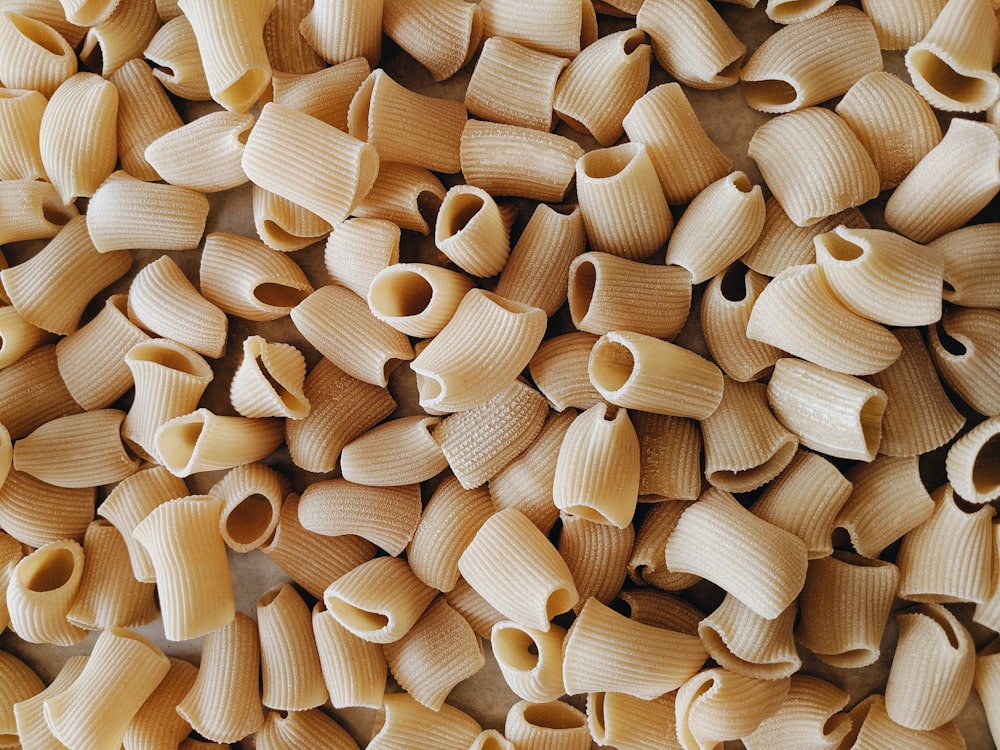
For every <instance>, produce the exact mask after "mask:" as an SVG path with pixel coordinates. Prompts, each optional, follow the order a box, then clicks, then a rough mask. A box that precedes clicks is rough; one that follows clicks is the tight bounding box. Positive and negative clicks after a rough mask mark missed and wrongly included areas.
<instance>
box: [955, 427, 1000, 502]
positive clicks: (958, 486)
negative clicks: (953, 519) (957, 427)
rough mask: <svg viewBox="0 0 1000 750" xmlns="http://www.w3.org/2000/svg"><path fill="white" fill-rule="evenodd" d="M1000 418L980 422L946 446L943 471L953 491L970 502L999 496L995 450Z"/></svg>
mask: <svg viewBox="0 0 1000 750" xmlns="http://www.w3.org/2000/svg"><path fill="white" fill-rule="evenodd" d="M998 448H1000V417H993V418H992V419H987V420H985V421H983V422H980V423H979V424H978V425H976V426H975V427H973V428H972V429H971V430H969V431H968V432H967V433H965V434H964V435H962V436H961V437H960V438H959V439H958V440H956V441H955V442H954V443H953V444H952V446H951V447H950V448H949V449H948V456H947V458H946V460H945V470H946V471H947V473H948V482H949V483H950V484H951V486H952V488H953V489H954V491H955V493H956V494H958V495H959V496H961V498H962V499H963V500H966V501H968V502H970V503H988V502H990V501H992V500H995V499H996V498H997V497H1000V474H998V473H997V456H998V453H997V449H998Z"/></svg>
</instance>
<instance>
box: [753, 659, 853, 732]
mask: <svg viewBox="0 0 1000 750" xmlns="http://www.w3.org/2000/svg"><path fill="white" fill-rule="evenodd" d="M850 699H851V697H850V695H849V694H848V693H845V692H844V691H843V690H841V689H840V688H838V687H836V686H835V685H833V684H832V683H830V682H827V681H826V680H822V679H820V678H818V677H811V676H808V675H793V676H792V684H791V686H790V687H789V688H788V693H787V695H786V696H785V701H784V703H783V705H782V706H781V707H779V708H778V710H777V711H776V712H775V713H774V714H772V715H771V716H769V717H767V718H766V719H764V720H763V721H762V722H761V723H760V724H758V725H757V728H756V729H755V730H754V731H753V732H751V733H750V734H749V735H747V736H746V737H743V738H742V739H743V744H744V745H746V747H747V750H763V749H764V748H769V747H806V746H808V747H813V748H817V750H819V749H820V748H835V747H840V743H841V742H842V741H843V740H844V739H845V738H846V737H847V735H848V733H849V732H850V731H851V729H852V725H851V719H850V718H849V717H848V716H847V714H845V713H843V709H844V707H845V706H846V705H847V703H848V701H850Z"/></svg>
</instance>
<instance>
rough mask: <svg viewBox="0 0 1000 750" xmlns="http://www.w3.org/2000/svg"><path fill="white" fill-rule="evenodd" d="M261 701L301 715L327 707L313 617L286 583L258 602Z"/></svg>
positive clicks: (271, 590) (272, 588) (271, 706)
mask: <svg viewBox="0 0 1000 750" xmlns="http://www.w3.org/2000/svg"><path fill="white" fill-rule="evenodd" d="M257 624H258V627H259V628H260V667H261V685H262V688H261V689H262V697H261V701H262V702H263V704H264V705H265V706H267V707H268V708H271V709H275V710H277V711H303V710H306V709H309V708H315V707H316V706H320V705H322V704H323V703H326V699H327V697H328V696H327V692H326V685H325V684H324V683H323V670H322V667H321V665H320V661H319V653H318V652H317V650H316V640H315V638H314V636H313V630H312V615H311V613H310V611H309V607H307V606H306V603H305V601H303V599H302V597H301V596H299V595H298V593H297V592H296V591H295V589H294V588H293V587H292V585H291V584H289V583H280V584H277V585H276V586H273V587H271V588H270V589H268V590H267V591H265V592H264V593H263V594H262V595H261V596H260V598H259V599H258V600H257Z"/></svg>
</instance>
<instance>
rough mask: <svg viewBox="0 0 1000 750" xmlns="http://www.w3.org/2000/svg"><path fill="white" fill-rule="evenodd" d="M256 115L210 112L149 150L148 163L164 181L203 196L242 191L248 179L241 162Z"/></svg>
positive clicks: (156, 141) (150, 146)
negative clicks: (204, 194)
mask: <svg viewBox="0 0 1000 750" xmlns="http://www.w3.org/2000/svg"><path fill="white" fill-rule="evenodd" d="M253 127H254V118H253V115H250V114H247V113H241V112H210V113H209V114H207V115H202V116H201V117H199V118H197V119H195V120H191V121H190V122H188V123H186V124H184V125H183V126H181V127H179V128H177V129H176V130H170V131H168V132H166V133H164V134H163V135H161V136H160V137H159V138H157V139H156V140H155V141H153V142H152V143H150V144H149V145H148V146H146V151H145V152H144V153H145V157H146V161H148V162H149V163H150V165H151V166H152V167H153V169H155V170H156V171H157V173H159V174H160V175H161V176H162V177H163V179H164V180H166V181H167V182H169V183H171V184H173V185H180V186H181V187H186V188H191V189H192V190H198V191H200V192H203V193H217V192H220V191H223V190H229V189H231V188H235V187H239V186H240V185H242V184H243V183H245V182H246V181H247V179H248V174H247V173H245V172H244V171H243V167H242V166H241V159H242V158H243V153H244V151H245V148H246V144H247V143H248V142H249V136H248V135H247V132H248V131H250V130H251V128H253Z"/></svg>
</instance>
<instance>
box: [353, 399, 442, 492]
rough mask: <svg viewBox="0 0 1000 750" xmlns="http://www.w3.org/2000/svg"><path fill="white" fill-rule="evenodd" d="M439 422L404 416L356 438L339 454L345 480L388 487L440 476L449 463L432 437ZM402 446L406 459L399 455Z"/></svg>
mask: <svg viewBox="0 0 1000 750" xmlns="http://www.w3.org/2000/svg"><path fill="white" fill-rule="evenodd" d="M440 421H441V420H440V419H439V418H437V417H428V416H420V415H415V416H412V417H401V418H399V419H395V420H391V421H389V422H385V423H383V424H381V425H379V426H378V427H375V428H373V429H371V430H369V431H368V432H367V433H365V434H364V435H362V436H360V437H357V438H355V439H354V440H352V441H351V442H350V443H348V444H347V445H345V446H344V450H343V451H342V452H341V454H340V470H341V473H342V475H343V477H344V479H347V480H349V481H351V482H356V483H358V484H367V485H374V486H379V487H387V486H392V485H403V484H416V483H418V482H423V481H425V480H427V479H430V478H431V477H433V476H435V475H437V474H439V473H441V472H442V471H443V470H444V469H446V468H447V467H448V462H447V460H446V459H445V457H444V454H443V453H442V452H441V448H440V446H438V444H437V443H436V442H435V441H434V439H433V437H431V433H432V432H433V430H434V428H435V427H436V426H437V425H438V424H439V423H440ZM401 446H406V447H405V449H404V454H405V459H403V456H401V455H400V447H401ZM401 459H403V460H401Z"/></svg>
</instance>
